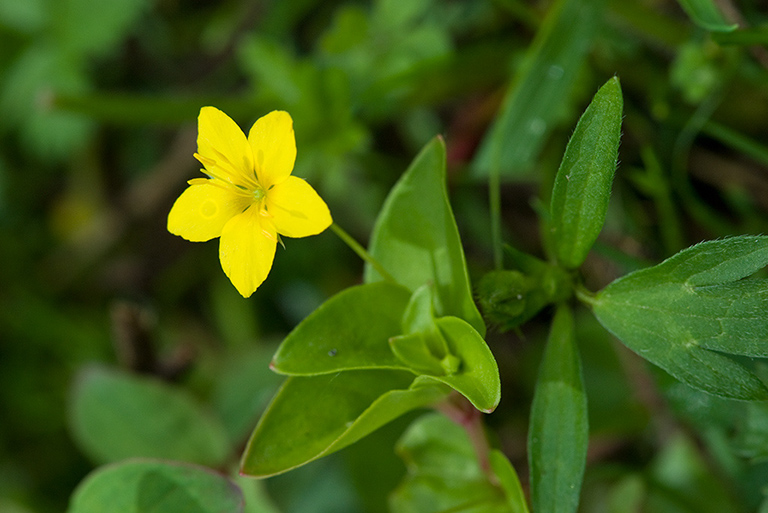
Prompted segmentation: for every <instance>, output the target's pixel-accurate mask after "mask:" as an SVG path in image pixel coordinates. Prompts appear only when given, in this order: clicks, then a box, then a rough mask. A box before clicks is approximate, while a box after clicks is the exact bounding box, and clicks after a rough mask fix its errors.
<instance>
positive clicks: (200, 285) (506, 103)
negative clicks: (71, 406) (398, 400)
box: [0, 0, 768, 512]
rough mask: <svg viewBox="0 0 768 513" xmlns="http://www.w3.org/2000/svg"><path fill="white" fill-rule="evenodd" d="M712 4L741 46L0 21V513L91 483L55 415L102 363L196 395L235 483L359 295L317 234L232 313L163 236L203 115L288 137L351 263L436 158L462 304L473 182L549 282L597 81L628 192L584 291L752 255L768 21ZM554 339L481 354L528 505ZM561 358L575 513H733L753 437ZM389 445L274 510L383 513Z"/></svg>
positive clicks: (752, 456) (746, 496) (116, 0)
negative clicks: (85, 373) (318, 325)
mask: <svg viewBox="0 0 768 513" xmlns="http://www.w3.org/2000/svg"><path fill="white" fill-rule="evenodd" d="M722 5H724V6H725V7H726V8H730V9H732V10H730V9H726V10H725V11H724V14H725V16H726V17H727V18H728V19H730V20H731V21H733V20H737V21H739V23H740V26H741V27H742V29H740V30H737V31H735V32H728V31H724V30H715V31H710V30H707V29H704V28H701V27H699V26H697V25H696V23H694V22H693V21H691V19H689V18H688V16H687V15H686V12H685V11H683V9H682V8H681V7H680V5H679V4H678V3H677V2H674V1H668V0H526V1H523V0H407V1H405V0H372V1H342V0H322V1H321V0H291V1H278V0H271V1H270V0H263V1H258V0H254V1H245V0H223V1H213V0H189V1H179V0H175V1H174V0H110V1H101V2H100V1H95V0H24V1H18V0H0V511H3V512H5V511H11V512H16V511H19V512H26V511H35V512H37V511H40V512H48V511H51V512H53V511H61V510H63V509H65V508H66V504H67V500H68V497H69V495H70V493H71V491H72V490H73V489H74V487H75V486H76V485H77V483H78V482H79V481H80V480H81V479H82V478H83V477H84V476H85V475H86V474H87V473H88V472H89V471H90V470H91V469H92V468H93V467H94V463H95V462H94V461H93V460H90V459H89V458H88V457H86V456H85V454H86V452H87V451H86V452H83V450H82V448H81V447H79V446H78V443H77V442H76V441H75V439H76V437H73V436H72V430H71V429H70V427H69V426H70V425H71V424H72V420H71V419H70V418H69V417H68V415H69V414H68V407H67V405H68V401H69V397H70V394H71V392H70V391H71V388H72V386H73V383H75V381H76V377H77V373H78V372H79V370H80V369H81V368H83V366H85V365H86V364H89V363H93V362H101V363H105V364H109V365H115V366H120V367H123V368H125V369H130V370H133V371H136V372H139V373H144V374H151V375H155V376H158V377H160V378H162V379H164V380H167V381H169V382H172V383H175V384H177V385H178V386H180V387H182V388H184V389H186V390H187V391H189V392H190V393H191V394H193V395H194V397H196V399H197V400H199V401H200V402H201V403H202V404H204V405H205V406H206V408H208V409H209V410H210V411H212V412H214V413H215V414H216V415H217V416H218V417H219V418H220V419H222V421H223V423H224V424H225V427H226V428H227V431H228V433H229V434H230V436H231V439H232V441H233V444H234V446H235V447H234V451H235V452H234V453H233V455H234V461H236V457H237V451H238V450H241V449H242V444H243V443H244V441H245V440H246V439H247V436H248V434H249V432H250V430H251V429H252V427H253V426H254V425H255V421H256V419H257V418H258V412H259V410H260V409H261V408H262V407H263V405H264V403H265V401H266V400H267V398H268V397H269V396H270V395H271V393H272V390H274V387H275V383H277V382H279V379H278V380H277V381H276V380H275V378H273V377H272V376H271V374H270V373H269V371H268V369H267V363H268V361H269V357H270V354H271V351H272V349H273V348H274V343H275V342H277V341H279V340H280V338H281V337H282V336H283V335H285V333H287V332H288V331H289V330H290V329H291V327H292V326H294V325H295V324H296V323H297V322H298V321H299V320H301V319H302V318H304V317H305V316H306V315H307V314H308V313H309V312H311V311H312V310H313V309H314V308H315V307H316V306H318V305H319V304H320V303H321V302H322V301H323V300H324V299H326V298H327V297H329V296H330V295H332V294H334V293H336V292H338V291H340V290H342V289H344V288H345V287H348V286H350V285H353V284H355V283H358V282H359V281H360V279H361V271H362V264H361V262H360V261H359V260H358V259H357V258H356V257H355V256H354V254H353V253H352V252H351V251H350V250H349V249H348V248H347V247H346V246H344V245H343V244H342V243H341V242H340V241H339V240H338V239H337V238H335V236H334V235H333V234H332V233H330V232H327V233H324V234H322V235H320V236H318V237H313V238H310V239H298V240H287V241H286V249H285V250H282V249H280V250H279V251H278V255H277V257H276V260H275V265H274V268H273V269H272V272H271V274H270V276H269V279H268V280H267V281H266V282H265V284H264V285H263V286H262V287H261V288H260V289H259V291H258V292H257V293H256V294H254V296H253V297H252V298H251V299H249V300H244V299H242V298H241V297H240V296H239V295H238V294H237V292H236V291H235V289H234V288H233V287H232V286H231V284H230V283H229V282H228V281H227V279H226V277H225V276H224V274H223V272H222V271H221V268H220V266H219V263H218V257H217V242H216V241H212V242H209V243H202V244H192V243H188V242H186V241H184V240H182V239H180V238H178V237H174V236H172V235H170V234H169V233H168V232H167V231H166V230H165V223H166V216H167V213H168V211H169V209H170V206H171V204H172V202H173V201H174V199H175V198H176V197H177V196H178V194H180V193H181V191H183V190H184V188H185V186H186V180H188V179H191V178H194V177H197V176H202V175H200V174H199V172H198V168H199V164H197V163H196V161H195V160H194V158H193V157H192V154H193V152H194V151H195V138H196V116H197V113H198V111H199V109H200V107H202V106H204V105H214V106H217V107H219V108H220V109H222V110H224V111H225V112H227V113H228V114H229V115H230V116H231V117H233V118H234V119H235V120H236V121H238V122H239V123H240V125H241V127H243V128H244V129H246V130H247V129H248V128H249V127H250V124H251V123H253V121H255V119H257V118H258V117H259V116H262V115H263V114H265V113H267V112H269V111H271V110H274V109H286V110H288V111H289V112H290V113H291V115H292V116H293V119H294V123H295V130H296V137H297V146H298V159H297V165H296V170H295V171H294V174H296V175H298V176H301V177H304V178H306V179H308V180H309V181H310V182H311V183H312V184H313V186H314V187H315V188H316V189H317V190H318V191H319V192H320V194H321V195H322V196H323V197H324V199H325V200H326V202H327V203H328V205H329V206H330V208H331V212H332V214H333V216H334V220H335V221H336V222H338V223H339V224H340V225H341V226H343V227H345V229H347V230H348V231H349V232H350V233H352V234H353V235H354V236H355V237H356V238H357V239H358V240H360V241H361V242H363V243H365V242H366V241H367V238H368V235H369V233H370V230H371V227H372V225H373V221H374V219H375V216H376V214H377V211H378V209H379V207H380V206H381V203H382V201H383V199H384V197H385V195H386V193H387V192H388V190H389V188H390V187H391V186H392V184H393V183H394V182H395V180H396V179H397V178H398V177H399V175H400V174H401V173H402V172H403V171H404V169H405V168H406V167H407V165H408V163H409V162H410V160H411V159H412V158H413V157H414V156H415V155H416V153H417V152H418V150H419V149H420V148H421V147H422V145H424V144H425V143H426V142H427V141H429V140H430V139H431V138H432V137H433V136H434V135H435V134H443V136H444V137H445V139H446V142H447V147H448V158H449V187H450V189H451V195H452V203H453V207H454V210H455V214H456V217H457V221H458V223H459V228H460V231H461V233H462V238H463V241H464V244H465V250H466V252H467V255H468V260H469V265H470V270H471V272H472V273H473V275H474V277H475V278H476V279H478V278H479V277H480V276H481V275H482V274H483V272H485V271H487V270H489V269H490V268H491V267H492V260H493V256H492V248H491V243H490V233H491V232H490V227H489V223H490V216H489V214H488V206H487V205H488V201H487V196H488V186H487V177H488V174H489V172H491V171H492V170H493V171H496V172H499V173H500V175H501V177H502V206H503V229H504V238H505V241H506V242H508V243H510V244H512V245H514V246H516V247H518V248H519V249H522V250H526V251H530V252H532V253H534V254H539V255H541V254H542V249H541V242H540V237H539V228H540V227H539V222H538V217H537V216H538V215H539V214H541V213H542V211H543V208H542V205H544V204H546V202H547V201H548V190H549V188H550V186H551V182H552V179H553V176H554V172H555V171H556V169H557V165H558V163H559V160H560V158H561V156H562V152H563V149H564V147H565V143H566V141H567V138H568V136H569V134H570V133H571V131H572V129H573V126H574V125H575V122H576V120H577V119H578V116H579V114H580V113H581V112H582V111H583V109H584V107H585V106H586V104H587V103H588V101H589V99H590V98H591V96H592V95H593V94H594V92H595V91H596V90H597V87H598V86H599V85H600V84H602V83H603V82H605V80H607V78H609V77H610V76H612V75H614V74H615V75H618V76H619V77H620V79H621V83H622V87H623V90H624V95H625V122H624V127H623V131H624V137H623V141H622V147H621V149H620V165H619V171H618V173H617V179H616V184H615V188H614V196H613V198H612V202H611V207H610V211H609V215H608V221H607V225H606V228H605V230H604V232H603V235H602V237H601V239H600V241H599V243H598V246H597V248H596V251H595V254H594V256H593V257H591V258H590V259H589V260H588V262H587V264H586V266H585V268H584V272H585V276H586V281H587V284H588V285H589V286H590V287H592V288H593V289H597V288H599V287H601V286H603V285H605V284H606V283H608V282H609V281H610V280H611V279H613V278H615V277H616V276H618V275H620V274H621V273H623V272H627V271H629V270H633V269H636V268H637V267H639V266H641V265H644V264H646V263H648V262H655V261H658V260H660V259H662V258H664V257H667V256H669V255H671V254H672V253H674V252H675V251H677V250H679V249H682V248H683V247H686V246H688V245H690V244H693V243H695V242H698V241H700V240H703V239H706V238H717V237H723V236H726V235H729V234H740V233H766V232H768V69H767V68H768V51H766V47H765V44H766V42H768V28H765V27H767V26H768V25H766V24H768V7H767V6H766V4H765V2H761V1H758V0H745V1H740V2H733V3H731V2H722ZM715 28H717V27H715ZM545 320H546V319H535V320H534V321H533V322H532V323H531V324H529V325H528V326H526V327H525V329H524V330H523V331H522V332H520V333H515V334H511V335H510V334H499V333H497V332H494V331H493V330H492V332H491V335H490V338H489V340H490V344H491V347H492V349H493V351H494V353H495V354H496V355H497V358H498V360H499V363H500V367H501V370H502V382H503V397H504V398H503V400H502V404H501V407H500V408H499V410H498V411H497V412H496V413H494V414H493V416H491V417H489V419H488V423H489V425H490V426H491V427H492V429H493V430H494V432H495V433H496V434H495V437H496V438H497V440H498V443H499V444H500V446H501V447H502V448H503V449H504V450H505V452H506V453H507V455H508V456H510V458H511V460H512V462H513V463H514V464H515V466H516V467H517V468H518V471H520V473H521V474H522V475H523V480H525V478H524V474H525V472H524V468H525V453H524V450H525V429H526V428H525V426H526V422H527V410H528V407H529V404H530V397H531V392H532V387H533V383H534V382H535V375H536V368H537V362H538V358H539V354H540V347H541V344H540V342H541V340H542V339H543V336H544V333H545V332H544V326H545V322H543V321H545ZM579 329H580V331H581V332H582V336H581V338H580V343H581V344H582V346H581V347H582V349H581V350H582V356H583V358H584V365H585V377H586V381H587V385H588V392H589V398H590V422H591V430H592V443H591V447H590V460H589V467H588V471H587V479H586V482H585V492H584V498H585V499H584V503H583V505H582V509H583V510H584V511H595V512H598V511H599V512H602V511H612V512H613V511H617V512H618V511H627V512H629V511H639V510H638V509H631V508H632V507H634V506H633V505H636V504H641V503H642V504H645V505H646V506H647V507H648V508H649V509H647V511H696V512H707V511H713V512H722V511H742V510H743V511H753V510H754V509H755V508H756V507H757V505H758V504H759V503H760V502H761V500H762V497H761V486H762V485H764V484H766V483H768V470H766V467H765V465H764V464H762V463H760V462H761V461H763V459H764V458H765V457H766V456H768V429H766V427H765V422H763V421H759V419H761V418H762V419H763V420H764V419H765V418H768V413H766V412H764V411H763V410H762V409H760V408H752V407H747V406H745V405H743V404H740V403H733V402H726V401H719V400H715V399H712V398H709V397H707V396H702V394H699V393H696V392H693V391H691V390H689V389H687V388H685V387H683V386H682V385H679V384H676V383H672V382H670V380H669V379H667V378H665V377H664V376H660V375H657V374H656V373H655V371H654V370H652V369H649V368H648V367H647V366H645V365H643V364H642V363H640V361H639V360H637V359H636V358H635V357H634V356H633V355H631V354H629V353H627V352H626V351H624V350H622V349H618V348H617V346H615V345H614V344H613V343H612V342H611V340H610V339H609V337H608V336H607V335H606V334H605V333H604V332H603V331H602V330H600V329H599V328H598V327H597V326H596V325H595V324H594V321H593V320H590V318H589V317H588V316H584V319H583V322H582V323H581V324H580V328H579ZM654 380H656V381H657V382H658V383H660V386H656V385H654V382H655V381H654ZM755 419H758V420H755ZM406 420H407V419H406ZM405 425H406V422H405V421H402V422H399V423H397V424H396V425H395V426H394V427H392V428H390V429H389V430H385V431H384V432H382V433H381V434H379V435H375V436H377V437H380V438H376V439H374V440H373V441H363V442H361V444H359V445H358V446H356V447H357V448H356V449H355V448H352V449H349V450H347V451H345V452H343V453H342V454H341V455H339V456H338V457H333V458H331V459H329V460H328V461H322V462H318V463H315V464H313V465H310V466H309V467H307V470H302V471H297V472H296V473H294V474H289V476H286V477H283V478H278V479H274V480H270V481H269V482H268V485H267V488H268V490H269V493H271V495H272V497H273V499H274V501H275V502H276V503H277V505H278V507H279V508H280V510H281V511H286V512H291V511H302V512H313V511H337V512H338V511H362V510H366V511H383V510H384V503H383V502H382V501H383V497H384V496H385V494H386V493H387V492H388V489H386V486H394V485H395V484H396V483H397V480H398V479H399V476H400V475H401V474H402V472H403V469H402V468H400V467H398V462H397V460H395V459H394V456H392V449H391V447H392V443H393V441H394V440H395V439H396V437H397V434H398V433H399V431H401V430H402V429H403V427H404V426H405ZM681 437H682V438H681ZM379 458H380V459H381V460H382V461H385V463H382V464H381V465H382V467H381V472H382V476H387V477H386V478H384V477H382V478H381V480H380V481H381V482H379V483H378V484H379V485H380V486H379V487H378V488H375V487H370V486H368V485H367V484H366V483H363V482H361V476H362V475H363V474H361V472H359V471H355V469H360V468H366V467H364V465H365V464H366V462H369V463H370V462H371V461H376V460H377V459H379ZM385 467H386V469H385ZM670 475H671V476H673V477H674V476H684V477H685V478H684V479H683V478H681V480H679V481H680V482H678V481H676V480H675V479H673V478H670V477H669V476H670ZM369 484H370V483H369ZM659 490H661V491H659ZM702 491H705V492H706V493H704V495H703V496H702ZM612 501H613V502H612ZM633 501H635V502H633ZM614 503H615V504H614ZM616 504H618V506H616ZM614 506H615V507H614ZM617 508H618V509H617ZM622 508H623V509H622Z"/></svg>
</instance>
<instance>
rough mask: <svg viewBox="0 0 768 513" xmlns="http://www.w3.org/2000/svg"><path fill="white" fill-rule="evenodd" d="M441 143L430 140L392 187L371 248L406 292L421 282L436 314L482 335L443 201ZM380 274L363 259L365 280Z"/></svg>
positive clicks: (453, 224)
mask: <svg viewBox="0 0 768 513" xmlns="http://www.w3.org/2000/svg"><path fill="white" fill-rule="evenodd" d="M445 174H446V170H445V143H444V142H443V140H442V139H441V138H440V137H436V138H434V139H432V141H431V142H429V143H428V144H427V145H426V146H425V147H424V149H423V150H422V151H421V152H420V153H419V154H418V156H417V157H416V159H415V160H414V161H413V163H412V164H411V165H410V167H409V168H408V169H407V170H406V171H405V173H404V174H403V176H402V177H401V178H400V180H398V182H397V183H396V184H395V186H394V187H393V188H392V190H391V192H390V193H389V196H388V197H387V199H386V201H385V202H384V206H383V207H382V209H381V212H380V213H379V217H378V219H377V220H376V224H375V226H374V229H373V234H372V236H371V242H370V247H369V250H370V253H371V255H372V256H373V258H375V259H376V260H377V261H378V262H379V263H380V264H381V265H382V266H383V267H384V269H386V270H387V272H389V274H391V275H392V276H393V277H394V278H395V280H396V281H397V282H398V283H400V284H401V285H404V286H405V287H407V288H408V289H409V290H410V291H411V292H415V291H416V290H417V289H419V288H420V287H422V286H423V285H425V284H432V286H433V287H434V290H435V296H434V308H435V313H436V315H437V316H438V317H442V316H446V315H453V316H456V317H460V318H462V319H464V320H466V321H467V322H469V323H470V324H471V325H472V326H474V328H475V329H476V330H477V331H478V332H480V334H481V335H485V323H484V322H483V318H482V316H481V315H480V312H479V311H478V309H477V306H475V303H474V300H473V296H472V288H471V286H470V282H469V274H468V272H467V265H466V261H465V259H464V250H463V248H462V246H461V240H460V238H459V230H458V228H457V226H456V221H455V219H454V217H453V211H452V210H451V205H450V203H449V202H448V191H447V189H446V183H445V180H446V177H445ZM382 279H383V277H382V276H380V275H379V273H378V272H376V270H375V269H373V267H372V266H370V265H366V268H365V281H366V283H371V282H376V281H381V280H382Z"/></svg>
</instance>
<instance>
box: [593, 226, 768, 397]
mask: <svg viewBox="0 0 768 513" xmlns="http://www.w3.org/2000/svg"><path fill="white" fill-rule="evenodd" d="M766 264H768V237H765V236H741V237H732V238H728V239H723V240H717V241H708V242H703V243H701V244H697V245H695V246H692V247H690V248H688V249H685V250H683V251H681V252H679V253H677V254H676V255H674V256H672V257H671V258H669V259H667V260H665V261H664V262H662V263H661V264H659V265H656V266H654V267H651V268H648V269H643V270H640V271H636V272H634V273H631V274H628V275H627V276H624V277H622V278H619V279H618V280H616V281H614V282H613V283H611V284H610V285H608V286H607V287H605V288H604V289H603V290H602V291H600V292H599V293H598V294H597V295H596V296H595V298H594V301H593V305H592V306H593V309H594V313H595V315H596V316H597V318H598V320H599V321H600V323H601V324H602V325H603V326H604V327H605V328H606V329H608V331H610V332H611V333H613V334H614V335H615V336H616V337H617V338H618V339H619V340H621V341H622V342H623V343H624V344H625V345H626V346H627V347H629V348H630V349H632V350H633V351H634V352H636V353H637V354H639V355H640V356H641V357H643V358H645V359H646V360H648V361H650V362H652V363H654V364H656V365H658V366H659V367H661V368H662V369H664V370H666V371H667V372H668V373H670V374H671V375H672V376H674V377H675V378H677V379H679V380H680V381H682V382H684V383H687V384H688V385H690V386H692V387H694V388H698V389H699V390H703V391H705V392H709V393H712V394H715V395H720V396H723V397H729V398H733V399H745V400H765V399H768V390H766V387H765V385H764V384H763V383H762V382H761V381H760V379H758V378H757V377H756V376H755V375H754V374H753V373H752V372H750V371H749V370H747V369H746V368H745V367H744V366H742V365H741V364H739V363H737V362H735V361H734V360H732V359H731V358H729V357H727V356H725V355H723V354H721V353H726V354H734V355H744V356H752V357H768V280H765V279H757V278H754V279H742V278H745V277H747V276H749V275H751V274H753V273H754V272H756V271H757V270H759V269H761V268H762V267H764V266H765V265H766Z"/></svg>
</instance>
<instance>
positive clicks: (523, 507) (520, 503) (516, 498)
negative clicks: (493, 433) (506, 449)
mask: <svg viewBox="0 0 768 513" xmlns="http://www.w3.org/2000/svg"><path fill="white" fill-rule="evenodd" d="M489 460H490V463H491V470H492V471H493V473H494V474H496V477H497V478H498V480H499V485H500V486H501V488H502V490H504V495H506V497H507V503H508V504H509V507H510V511H511V513H529V510H528V502H527V501H526V499H525V493H524V492H523V487H522V485H521V484H520V478H519V477H517V472H516V471H515V467H513V466H512V463H510V462H509V460H508V459H507V457H506V456H504V453H502V452H501V451H498V450H495V449H494V450H492V451H491V453H490V454H489Z"/></svg>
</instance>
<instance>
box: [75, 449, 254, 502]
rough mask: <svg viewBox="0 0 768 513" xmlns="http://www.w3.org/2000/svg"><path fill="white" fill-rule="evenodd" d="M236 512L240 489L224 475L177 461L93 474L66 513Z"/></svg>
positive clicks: (117, 467) (129, 465) (130, 462)
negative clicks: (106, 512) (107, 512)
mask: <svg viewBox="0 0 768 513" xmlns="http://www.w3.org/2000/svg"><path fill="white" fill-rule="evenodd" d="M105 511H109V512H110V513H240V512H242V511H243V497H242V495H241V493H240V490H239V489H238V488H237V486H235V485H234V484H233V483H232V482H230V481H229V480H227V479H226V478H225V477H224V476H222V475H220V474H217V473H215V472H212V471H210V470H208V469H205V468H202V467H197V466H194V465H185V464H181V463H173V462H163V461H152V460H128V461H124V462H121V463H117V464H113V465H106V466H104V467H100V468H98V469H96V470H95V471H93V472H91V473H90V474H89V475H88V476H87V477H86V478H85V479H84V480H83V481H82V482H81V483H80V484H79V485H78V487H77V489H76V490H75V492H74V494H73V495H72V498H71V501H70V504H69V509H68V510H67V512H68V513H103V512H105Z"/></svg>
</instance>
